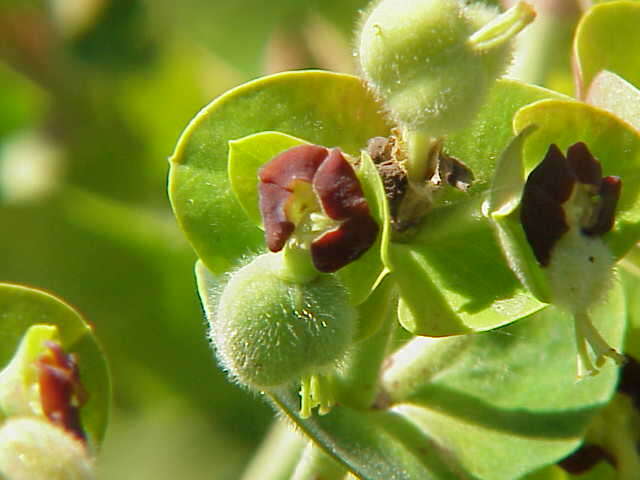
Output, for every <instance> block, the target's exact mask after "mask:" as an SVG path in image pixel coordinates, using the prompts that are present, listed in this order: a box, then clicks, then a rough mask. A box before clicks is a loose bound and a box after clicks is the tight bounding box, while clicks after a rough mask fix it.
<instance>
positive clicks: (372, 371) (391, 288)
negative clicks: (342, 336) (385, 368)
mask: <svg viewBox="0 0 640 480" xmlns="http://www.w3.org/2000/svg"><path fill="white" fill-rule="evenodd" d="M396 304H397V303H396V301H395V282H394V281H393V279H391V278H389V277H387V278H385V279H384V280H383V281H382V283H381V284H380V285H379V286H378V288H376V290H375V291H374V292H373V293H372V294H371V296H369V298H368V299H367V301H366V302H365V303H364V304H363V305H361V306H360V307H359V308H358V310H359V313H360V315H361V316H365V315H366V316H367V317H369V318H366V319H365V320H364V321H366V322H367V323H369V324H371V323H377V324H379V328H378V329H377V331H376V332H375V333H374V334H373V335H371V336H369V337H367V338H365V339H364V340H361V341H359V342H357V343H356V344H355V345H354V346H353V347H352V349H351V351H350V352H349V355H348V357H347V359H346V360H345V366H344V368H343V369H342V371H341V373H340V376H339V377H338V378H337V382H338V391H339V399H340V403H344V404H347V405H349V406H351V407H354V408H362V409H366V408H370V407H371V406H372V405H373V403H374V401H375V398H376V395H377V393H378V390H379V384H380V376H381V368H382V364H383V362H384V360H385V358H386V356H387V352H388V348H389V340H390V338H391V333H392V331H393V327H394V325H395V307H396ZM373 317H377V318H373Z"/></svg>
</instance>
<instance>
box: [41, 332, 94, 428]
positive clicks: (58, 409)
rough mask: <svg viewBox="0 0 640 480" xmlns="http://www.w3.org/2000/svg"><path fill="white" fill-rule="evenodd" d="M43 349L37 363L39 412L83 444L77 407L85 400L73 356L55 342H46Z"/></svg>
mask: <svg viewBox="0 0 640 480" xmlns="http://www.w3.org/2000/svg"><path fill="white" fill-rule="evenodd" d="M46 346H47V348H48V352H46V353H43V354H42V355H41V356H40V358H39V359H38V361H37V367H38V383H39V385H40V398H41V402H42V410H43V412H44V414H45V415H46V417H47V418H48V419H49V421H51V423H53V424H54V425H57V426H59V427H61V428H63V429H64V430H66V431H67V432H69V433H71V434H72V435H74V436H75V437H76V438H78V439H79V440H82V441H84V440H85V439H86V435H85V433H84V430H83V429H82V425H81V421H80V407H81V406H82V405H83V404H84V403H85V401H86V392H85V391H84V389H83V388H82V384H81V383H80V374H79V371H78V365H77V363H76V360H75V357H74V355H69V354H66V353H65V352H64V350H62V347H61V346H60V344H58V343H56V342H46Z"/></svg>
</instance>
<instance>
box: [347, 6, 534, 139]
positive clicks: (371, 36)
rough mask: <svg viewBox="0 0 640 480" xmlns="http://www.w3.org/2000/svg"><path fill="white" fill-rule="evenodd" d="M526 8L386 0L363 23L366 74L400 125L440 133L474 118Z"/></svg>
mask: <svg viewBox="0 0 640 480" xmlns="http://www.w3.org/2000/svg"><path fill="white" fill-rule="evenodd" d="M527 14H528V15H529V16H530V15H531V14H532V12H531V11H528V12H523V13H522V14H519V13H518V12H516V14H515V15H509V16H506V18H504V19H503V16H500V17H499V16H498V12H497V10H495V9H493V8H491V7H487V6H485V5H482V4H468V2H465V1H461V0H383V1H381V2H379V3H378V4H377V5H375V7H374V8H373V9H372V10H371V11H370V13H369V15H368V16H366V18H365V20H364V22H363V24H362V28H361V31H360V36H359V43H358V53H359V58H360V66H361V69H362V73H363V75H364V77H365V79H366V80H367V81H368V83H369V84H370V85H371V87H372V88H373V90H374V91H375V92H376V94H377V95H378V96H379V97H381V99H382V100H383V101H384V102H385V104H386V106H387V109H388V110H389V112H390V114H391V115H392V116H393V117H394V120H396V121H397V122H398V123H399V124H400V125H402V126H404V127H406V128H408V129H409V130H413V131H416V130H422V131H427V132H428V133H429V134H430V135H431V136H440V135H442V134H444V133H447V132H449V131H451V130H456V129H458V128H462V127H464V126H465V125H466V124H467V122H468V121H470V120H471V119H472V118H473V115H474V114H475V113H476V111H477V110H478V109H479V108H480V106H481V105H482V103H483V101H484V99H485V96H486V94H487V92H488V90H489V88H490V87H491V86H492V84H493V81H494V80H495V79H496V78H497V77H498V76H499V75H501V74H502V73H503V72H504V70H505V69H506V67H507V65H508V63H509V62H510V60H511V54H510V52H511V48H510V42H509V40H510V39H511V37H512V36H513V34H515V32H516V31H517V30H518V29H519V28H518V26H519V25H520V23H523V22H524V21H525V20H523V18H524V17H526V15H527ZM528 21H530V19H529V20H527V21H526V22H528ZM493 22H496V23H495V25H494V23H493ZM519 22H520V23H519ZM524 24H526V23H524ZM520 28H521V27H520Z"/></svg>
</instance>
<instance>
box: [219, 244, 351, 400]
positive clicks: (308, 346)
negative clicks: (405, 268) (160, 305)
mask: <svg viewBox="0 0 640 480" xmlns="http://www.w3.org/2000/svg"><path fill="white" fill-rule="evenodd" d="M279 262H280V257H279V255H276V254H265V255H261V256H259V257H257V258H255V259H254V260H253V261H252V262H251V263H249V264H248V265H246V266H244V267H243V268H241V269H240V270H238V271H236V272H235V273H233V274H231V276H230V279H229V282H228V283H227V285H226V286H225V287H224V291H223V292H222V294H221V296H220V299H219V303H218V307H217V310H216V314H215V315H214V317H213V318H212V319H211V320H212V322H211V323H212V324H211V337H212V340H213V343H214V344H215V347H216V350H217V353H218V357H219V359H220V361H221V363H222V364H223V366H224V367H225V368H226V369H227V370H228V372H229V373H230V374H231V375H232V376H233V377H234V378H236V379H237V380H238V381H239V382H240V383H242V384H245V385H247V386H249V387H252V388H256V389H259V390H265V389H268V388H269V387H275V386H279V385H284V384H287V383H289V382H293V381H297V380H300V378H301V377H302V376H304V375H312V374H315V373H321V372H322V371H323V370H324V369H325V368H328V367H331V366H335V365H336V364H337V363H338V362H339V361H340V359H341V358H342V357H343V355H344V353H345V351H346V349H347V347H348V346H349V345H350V343H351V340H352V336H353V332H354V327H355V320H356V313H355V310H354V308H353V307H352V306H350V304H349V297H348V294H347V292H346V290H345V289H344V287H342V285H341V284H340V283H339V282H338V280H337V279H336V278H335V277H334V276H332V275H320V276H318V277H317V278H315V279H314V280H311V281H309V282H306V283H293V282H289V281H286V280H283V279H282V278H281V277H279V276H278V275H277V273H278V268H279Z"/></svg>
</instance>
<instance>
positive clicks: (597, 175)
mask: <svg viewBox="0 0 640 480" xmlns="http://www.w3.org/2000/svg"><path fill="white" fill-rule="evenodd" d="M621 188H622V182H621V181H620V179H619V178H618V177H604V178H603V177H602V167H601V166H600V162H598V161H597V160H596V159H595V158H594V157H593V155H592V154H591V152H589V149H588V148H587V146H586V145H585V144H584V143H582V142H579V143H576V144H574V145H572V146H571V147H569V149H568V151H567V156H566V157H565V156H564V155H563V154H562V152H561V151H560V149H559V148H558V147H557V146H556V145H553V144H552V145H551V146H550V147H549V150H548V151H547V154H546V155H545V157H544V159H543V161H542V162H541V163H540V164H539V165H538V166H537V167H536V168H535V169H534V170H533V171H532V172H531V173H530V174H529V177H528V178H527V182H526V184H525V187H524V192H523V195H522V202H521V211H520V219H521V222H522V227H523V229H524V231H525V234H526V236H527V241H528V242H529V245H531V248H532V249H533V252H534V254H535V256H536V259H537V260H538V262H539V263H540V265H542V266H543V267H546V266H548V265H549V263H550V261H551V256H552V250H553V247H554V246H555V245H556V243H557V242H558V240H560V238H561V237H563V236H564V235H565V234H566V233H567V232H568V231H569V229H570V228H574V227H577V228H579V229H580V231H581V233H582V234H584V235H586V236H601V235H604V234H605V233H607V232H608V231H610V230H611V228H613V224H614V221H615V209H616V205H617V203H618V199H619V197H620V190H621Z"/></svg>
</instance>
